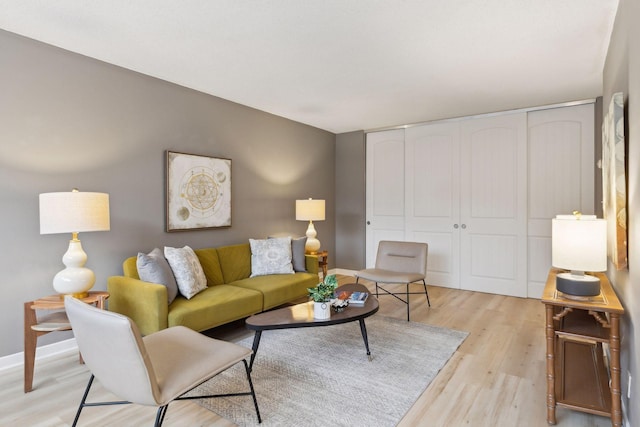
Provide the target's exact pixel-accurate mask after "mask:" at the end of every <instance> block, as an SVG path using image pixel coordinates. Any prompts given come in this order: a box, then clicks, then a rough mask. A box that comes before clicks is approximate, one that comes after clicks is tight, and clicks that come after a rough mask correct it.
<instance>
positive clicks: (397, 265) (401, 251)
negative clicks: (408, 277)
mask: <svg viewBox="0 0 640 427" xmlns="http://www.w3.org/2000/svg"><path fill="white" fill-rule="evenodd" d="M427 252H428V245H427V244H426V243H418V242H396V241H390V240H381V241H380V242H379V243H378V254H377V255H376V268H379V269H381V270H390V271H397V272H402V273H417V274H421V275H422V276H426V274H427Z"/></svg>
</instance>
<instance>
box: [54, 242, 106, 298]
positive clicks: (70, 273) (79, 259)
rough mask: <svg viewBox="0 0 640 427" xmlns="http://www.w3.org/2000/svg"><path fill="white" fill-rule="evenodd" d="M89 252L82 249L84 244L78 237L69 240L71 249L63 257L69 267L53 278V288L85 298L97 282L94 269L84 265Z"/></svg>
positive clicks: (59, 291) (61, 292)
mask: <svg viewBox="0 0 640 427" xmlns="http://www.w3.org/2000/svg"><path fill="white" fill-rule="evenodd" d="M86 261H87V254H86V253H85V252H84V250H82V244H81V243H80V240H78V239H77V238H74V239H72V240H71V241H69V249H67V252H66V253H65V254H64V256H63V257H62V262H63V264H64V265H65V266H66V267H67V268H65V269H64V270H62V271H59V272H58V274H56V275H55V277H54V278H53V289H55V290H56V292H58V293H59V294H63V295H71V296H73V297H76V298H84V297H85V296H87V292H88V291H89V290H90V289H91V288H92V287H93V284H94V283H95V282H96V276H95V274H94V273H93V271H91V270H89V269H88V268H86V267H84V263H85V262H86Z"/></svg>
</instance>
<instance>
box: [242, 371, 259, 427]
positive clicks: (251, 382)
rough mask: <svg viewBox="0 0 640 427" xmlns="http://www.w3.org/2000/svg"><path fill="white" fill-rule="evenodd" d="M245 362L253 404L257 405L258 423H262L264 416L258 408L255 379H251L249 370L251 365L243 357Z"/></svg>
mask: <svg viewBox="0 0 640 427" xmlns="http://www.w3.org/2000/svg"><path fill="white" fill-rule="evenodd" d="M242 362H244V369H245V371H246V372H247V380H248V381H249V388H250V389H251V397H252V398H253V406H255V407H256V415H257V416H258V424H261V423H262V417H261V416H260V409H259V408H258V399H257V398H256V392H255V390H254V389H253V381H251V371H250V370H249V365H248V364H247V361H246V360H244V359H242Z"/></svg>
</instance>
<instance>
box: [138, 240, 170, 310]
mask: <svg viewBox="0 0 640 427" xmlns="http://www.w3.org/2000/svg"><path fill="white" fill-rule="evenodd" d="M136 268H137V270H138V275H139V276H140V280H143V281H145V282H151V283H158V284H160V285H164V286H165V287H166V288H167V302H168V303H169V304H171V303H172V302H173V300H174V299H175V298H176V295H178V284H177V283H176V278H175V277H174V276H173V271H172V270H171V267H170V266H169V263H168V262H167V259H166V258H165V257H164V254H163V253H162V251H161V250H160V249H158V248H155V249H154V250H152V251H151V252H149V253H148V254H145V253H142V252H139V253H138V257H137V260H136Z"/></svg>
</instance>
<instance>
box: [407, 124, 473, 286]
mask: <svg viewBox="0 0 640 427" xmlns="http://www.w3.org/2000/svg"><path fill="white" fill-rule="evenodd" d="M405 167H406V173H405V186H406V188H405V194H406V197H405V199H406V205H407V211H406V238H407V240H411V241H416V242H426V243H428V244H429V255H428V262H427V278H428V282H429V283H430V284H434V285H438V286H445V287H450V288H459V287H460V256H459V254H460V233H461V228H460V124H459V123H458V122H449V123H437V124H430V125H422V126H415V127H410V128H407V129H406V130H405Z"/></svg>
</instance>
